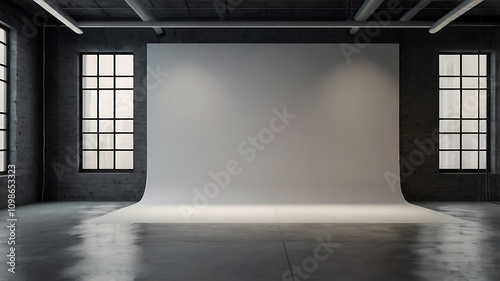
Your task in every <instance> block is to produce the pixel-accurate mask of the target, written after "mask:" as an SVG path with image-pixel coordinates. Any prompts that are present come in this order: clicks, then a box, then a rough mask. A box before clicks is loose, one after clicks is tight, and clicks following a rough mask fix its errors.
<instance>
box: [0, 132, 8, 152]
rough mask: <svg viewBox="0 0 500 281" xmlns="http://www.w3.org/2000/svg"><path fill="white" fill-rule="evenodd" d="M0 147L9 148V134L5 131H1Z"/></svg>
mask: <svg viewBox="0 0 500 281" xmlns="http://www.w3.org/2000/svg"><path fill="white" fill-rule="evenodd" d="M0 149H7V134H6V132H5V131H0Z"/></svg>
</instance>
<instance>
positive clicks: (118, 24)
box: [78, 21, 500, 29]
mask: <svg viewBox="0 0 500 281" xmlns="http://www.w3.org/2000/svg"><path fill="white" fill-rule="evenodd" d="M78 25H79V26H80V27H81V28H388V29H391V28H392V29H394V28H426V29H427V28H430V27H431V25H432V22H415V21H410V22H399V21H392V22H389V23H388V24H383V25H382V24H380V23H377V22H374V21H357V22H353V21H150V22H143V21H80V22H78ZM499 25H500V24H496V23H481V24H479V23H455V24H453V25H452V26H460V27H464V26H499Z"/></svg>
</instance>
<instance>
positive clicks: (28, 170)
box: [0, 1, 42, 208]
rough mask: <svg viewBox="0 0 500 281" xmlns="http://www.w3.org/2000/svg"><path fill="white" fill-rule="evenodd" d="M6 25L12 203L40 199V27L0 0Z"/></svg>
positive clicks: (3, 197)
mask: <svg viewBox="0 0 500 281" xmlns="http://www.w3.org/2000/svg"><path fill="white" fill-rule="evenodd" d="M0 22H1V23H2V24H3V25H4V26H7V27H8V28H9V29H10V36H9V39H10V40H11V48H10V51H11V53H10V67H11V69H10V77H9V78H10V83H9V86H10V95H9V99H10V100H9V110H10V120H9V126H10V139H9V141H10V147H11V149H10V151H9V157H10V159H9V162H10V163H11V164H15V165H16V179H15V180H16V205H17V206H19V205H24V204H29V203H33V202H37V201H40V198H41V186H42V145H41V144H42V142H41V128H42V122H41V120H42V90H41V89H42V75H41V69H42V59H41V58H42V44H41V43H42V41H41V40H42V30H40V29H39V28H38V27H37V24H38V23H39V18H37V17H33V15H30V14H27V13H25V12H24V11H22V10H21V9H19V7H17V6H13V5H12V4H9V3H8V2H7V3H6V2H5V1H2V2H0ZM7 180H8V179H7V176H5V175H1V176H0V208H5V207H6V206H7Z"/></svg>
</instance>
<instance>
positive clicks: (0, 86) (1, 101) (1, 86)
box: [0, 81, 7, 112]
mask: <svg viewBox="0 0 500 281" xmlns="http://www.w3.org/2000/svg"><path fill="white" fill-rule="evenodd" d="M6 111H7V83H5V82H3V81H0V112H6Z"/></svg>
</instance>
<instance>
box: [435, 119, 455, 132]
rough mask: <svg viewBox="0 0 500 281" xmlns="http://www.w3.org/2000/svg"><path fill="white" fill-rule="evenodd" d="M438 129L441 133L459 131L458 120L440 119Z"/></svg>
mask: <svg viewBox="0 0 500 281" xmlns="http://www.w3.org/2000/svg"><path fill="white" fill-rule="evenodd" d="M439 131H440V132H442V133H454V132H460V121H459V120H440V121H439Z"/></svg>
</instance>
